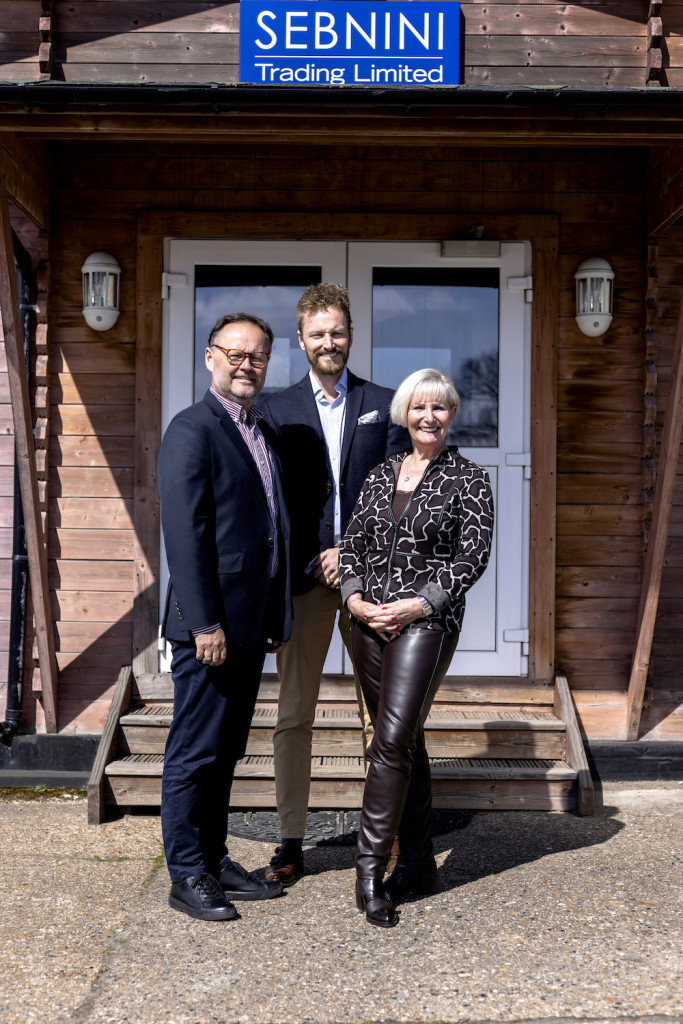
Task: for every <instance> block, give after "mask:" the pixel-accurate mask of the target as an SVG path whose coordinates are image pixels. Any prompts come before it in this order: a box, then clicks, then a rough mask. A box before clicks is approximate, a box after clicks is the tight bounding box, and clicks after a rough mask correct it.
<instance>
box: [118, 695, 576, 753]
mask: <svg viewBox="0 0 683 1024" xmlns="http://www.w3.org/2000/svg"><path fill="white" fill-rule="evenodd" d="M172 715H173V706H172V705H141V706H139V707H137V708H133V709H131V710H130V711H129V712H128V713H127V714H125V715H123V716H122V717H121V719H120V725H121V731H122V742H121V747H120V749H121V752H122V753H128V754H145V753H163V751H164V745H165V743H166V736H167V735H168V726H169V725H170V721H171V717H172ZM276 721H277V706H276V705H274V704H259V705H258V706H257V707H256V709H255V712H254V717H253V720H252V727H251V732H250V735H249V745H248V748H247V753H248V754H266V755H269V754H272V751H273V729H274V727H275V723H276ZM313 730H314V731H313V755H314V756H324V755H325V754H333V755H346V754H348V755H352V756H353V755H355V756H359V757H360V756H362V754H363V742H362V735H361V730H360V723H359V718H358V711H357V708H356V705H355V701H354V703H353V704H340V703H337V704H319V705H318V707H317V710H316V717H315V720H314V723H313ZM564 733H565V725H564V722H562V721H561V720H560V719H559V718H557V717H556V716H555V715H554V714H553V713H552V712H551V711H545V710H541V709H535V708H534V709H531V710H514V711H511V710H507V709H505V710H503V709H495V710H494V709H486V710H471V709H469V708H463V707H462V705H459V706H456V705H453V704H451V705H447V704H439V705H437V706H436V707H434V708H432V711H431V712H430V715H429V717H428V718H427V723H426V727H425V735H426V741H427V748H428V750H429V752H430V754H431V755H432V756H433V757H453V756H458V757H522V758H524V757H540V758H550V759H558V758H562V757H563V756H564V752H565V735H564Z"/></svg>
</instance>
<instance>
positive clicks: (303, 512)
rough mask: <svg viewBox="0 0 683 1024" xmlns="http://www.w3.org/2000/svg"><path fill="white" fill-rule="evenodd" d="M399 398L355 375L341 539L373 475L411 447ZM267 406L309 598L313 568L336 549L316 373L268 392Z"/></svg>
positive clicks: (298, 567)
mask: <svg viewBox="0 0 683 1024" xmlns="http://www.w3.org/2000/svg"><path fill="white" fill-rule="evenodd" d="M393 396H394V393H393V391H392V390H391V388H382V387H379V385H377V384H373V383H372V382H371V381H367V380H362V379H361V378H360V377H356V375H355V374H353V373H351V372H349V373H348V390H347V395H346V412H345V417H344V435H343V438H342V454H341V466H340V472H339V480H340V493H341V532H342V534H344V532H345V530H346V527H347V526H348V524H349V519H350V518H351V513H352V512H353V509H354V506H355V504H356V500H357V498H358V495H359V493H360V489H361V487H362V485H363V482H364V481H365V478H366V476H367V475H368V473H369V472H370V470H371V469H373V468H374V467H375V466H376V465H378V464H379V463H380V462H384V460H385V459H386V458H387V456H389V455H391V454H392V453H393V452H397V451H401V450H402V449H404V448H409V447H410V436H409V434H408V431H407V430H405V429H404V428H403V427H397V426H396V425H395V424H394V423H391V421H390V420H389V406H390V404H391V400H392V398H393ZM261 408H262V409H263V412H264V413H265V418H266V420H267V421H268V422H269V423H270V425H271V426H272V428H273V430H274V432H275V434H276V448H277V452H278V455H279V456H280V462H281V464H282V473H283V479H284V488H285V495H286V498H287V506H288V508H289V519H290V523H291V531H292V591H293V593H295V594H303V593H305V592H306V591H307V590H310V589H311V588H312V587H313V585H314V583H315V578H314V577H313V575H312V574H310V573H306V572H305V569H306V566H307V565H308V564H309V562H310V561H311V559H313V558H315V556H316V555H317V554H319V553H320V552H321V551H324V550H325V548H330V547H333V546H334V487H333V480H334V478H333V475H332V468H331V466H330V460H329V455H328V451H327V445H326V444H325V436H324V434H323V429H322V426H321V424H320V415H319V413H318V409H317V406H316V401H315V397H314V395H313V388H312V387H311V380H310V377H309V375H308V374H306V376H305V377H304V378H303V379H302V380H300V381H299V382H298V384H293V385H292V386H291V387H290V388H287V390H286V391H281V392H280V394H278V395H269V396H268V397H267V398H266V399H264V400H263V403H262V404H261Z"/></svg>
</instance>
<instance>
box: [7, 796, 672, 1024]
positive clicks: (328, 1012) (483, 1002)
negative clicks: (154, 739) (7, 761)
mask: <svg viewBox="0 0 683 1024" xmlns="http://www.w3.org/2000/svg"><path fill="white" fill-rule="evenodd" d="M682 817H683V785H681V784H677V783H675V782H668V783H667V782H661V783H647V784H643V785H642V786H640V787H638V786H637V785H636V784H633V783H628V784H612V785H610V786H606V787H605V790H604V808H603V810H602V811H601V812H600V813H598V814H597V815H596V816H595V817H593V818H579V817H577V816H575V815H573V814H562V813H553V814H542V813H536V812H517V813H501V812H491V813H484V812H477V813H475V814H474V816H473V819H472V821H471V823H470V824H469V825H468V826H467V827H466V828H464V829H461V830H458V831H455V832H452V833H451V834H450V835H445V836H440V837H439V838H438V839H437V850H438V858H437V859H438V863H439V877H440V881H441V890H440V892H439V894H438V895H436V896H430V897H426V898H421V899H413V900H411V901H409V902H406V903H404V904H403V907H402V914H401V923H400V925H399V926H398V927H397V928H394V929H391V930H388V931H382V930H380V929H377V928H371V927H370V926H368V925H367V924H366V923H365V918H364V916H363V915H361V914H358V913H357V912H356V910H355V906H354V900H353V848H349V847H327V848H312V849H310V850H307V852H306V863H307V867H308V870H309V872H310V874H308V875H307V876H306V877H305V878H303V879H302V880H301V881H300V882H299V883H298V884H297V885H296V886H294V887H292V888H291V889H290V890H289V891H288V892H286V894H285V895H284V896H282V897H281V898H279V899H275V900H269V901H266V902H263V903H254V904H249V903H242V904H241V905H239V909H240V913H241V915H242V916H241V919H240V920H237V921H232V922H224V923H212V924H208V923H204V922H200V921H194V920H192V919H190V918H188V917H185V916H184V915H181V914H178V913H176V912H174V911H172V910H170V908H169V907H168V905H167V903H166V899H167V895H168V880H167V876H166V871H165V866H164V863H163V853H162V848H161V831H160V825H159V819H158V817H143V816H127V817H122V818H119V819H117V820H112V821H110V822H108V823H106V824H104V825H100V826H88V825H87V823H86V806H85V800H84V799H82V798H80V797H73V796H71V795H69V794H66V795H60V796H56V797H50V798H42V799H38V800H28V799H25V798H24V797H23V796H21V795H18V794H16V793H14V794H12V793H10V794H7V792H6V794H5V798H4V799H2V800H0V825H1V827H2V833H3V841H2V844H1V845H0V908H1V910H2V931H1V937H0V967H1V968H2V973H1V974H0V979H1V980H0V1021H2V1022H4V1024H27V1022H32V1021H38V1022H40V1024H53V1022H54V1024H57V1022H59V1024H67V1022H73V1024H82V1022H87V1024H89V1022H93V1024H95V1022H97V1024H99V1022H102V1024H105V1022H106V1024H123V1022H126V1024H233V1022H237V1021H245V1022H247V1024H261V1022H263V1024H266V1022H267V1024H276V1022H277V1024H279V1022H287V1021H294V1022H297V1024H299V1022H308V1021H310V1022H314V1024H317V1022H321V1024H322V1022H325V1024H342V1022H352V1024H362V1022H368V1021H378V1022H379V1021H382V1022H399V1021H406V1022H454V1021H458V1022H465V1021H467V1022H484V1021H504V1022H512V1021H516V1022H521V1021H525V1022H526V1021H538V1022H540V1021H543V1022H551V1021H572V1022H575V1024H577V1022H588V1021H590V1022H591V1024H600V1022H605V1024H606V1022H616V1021H618V1022H621V1024H627V1022H628V1024H631V1022H637V1021H643V1022H648V1024H664V1022H670V1021H683V888H682V869H683V828H681V821H682ZM271 852H272V846H271V845H270V844H265V843H260V842H255V841H253V840H247V839H233V840H232V841H231V854H232V856H233V857H234V858H235V859H237V860H240V861H241V862H242V863H243V864H244V865H245V866H247V867H248V868H250V869H255V868H259V867H262V866H263V865H265V864H266V863H267V860H268V858H269V856H270V854H271Z"/></svg>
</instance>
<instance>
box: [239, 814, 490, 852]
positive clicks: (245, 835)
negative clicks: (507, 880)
mask: <svg viewBox="0 0 683 1024" xmlns="http://www.w3.org/2000/svg"><path fill="white" fill-rule="evenodd" d="M471 818H472V812H471V811H467V810H450V811H442V810H439V811H433V812H432V834H433V835H435V836H438V835H446V834H447V833H448V832H453V831H454V830H455V829H457V828H464V827H465V826H466V825H468V824H469V822H470V820H471ZM359 825H360V811H358V810H356V811H309V813H308V816H307V818H306V835H305V837H304V843H305V844H306V845H307V846H316V845H317V846H355V844H356V838H357V835H358V826H359ZM228 832H229V834H230V835H232V836H239V837H240V838H241V839H255V840H257V841H258V842H261V843H278V842H279V841H280V821H279V818H278V816H277V813H276V812H275V811H230V818H229V822H228Z"/></svg>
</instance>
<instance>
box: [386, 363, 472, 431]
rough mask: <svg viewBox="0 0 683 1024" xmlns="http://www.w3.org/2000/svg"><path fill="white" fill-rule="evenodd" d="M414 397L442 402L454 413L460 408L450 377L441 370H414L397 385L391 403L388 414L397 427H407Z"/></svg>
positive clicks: (458, 397)
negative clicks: (453, 410)
mask: <svg viewBox="0 0 683 1024" xmlns="http://www.w3.org/2000/svg"><path fill="white" fill-rule="evenodd" d="M415 395H419V396H420V398H424V399H425V400H427V401H429V400H431V401H436V402H443V404H444V405H445V406H447V407H448V408H449V409H455V411H456V413H457V411H458V409H459V407H460V395H459V394H458V392H457V391H456V390H455V385H454V384H453V381H452V380H451V378H450V377H447V376H446V374H445V373H442V372H441V370H432V369H426V370H416V371H415V373H411V374H410V375H409V376H408V377H406V379H405V380H404V381H403V383H402V384H399V386H398V388H397V389H396V393H395V395H394V397H393V400H392V402H391V408H390V410H389V414H390V416H391V419H392V421H393V422H394V423H396V424H397V425H398V426H399V427H407V426H408V410H409V409H410V406H411V404H412V402H413V398H414V397H415Z"/></svg>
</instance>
